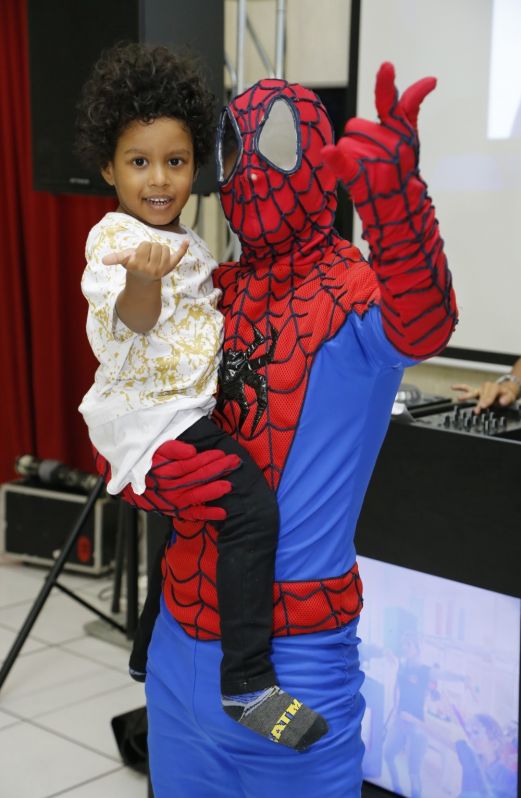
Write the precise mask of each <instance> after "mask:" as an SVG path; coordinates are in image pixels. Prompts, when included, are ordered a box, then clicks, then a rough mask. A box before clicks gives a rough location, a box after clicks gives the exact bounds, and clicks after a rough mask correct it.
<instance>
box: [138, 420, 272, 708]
mask: <svg viewBox="0 0 521 798" xmlns="http://www.w3.org/2000/svg"><path fill="white" fill-rule="evenodd" d="M179 440H182V441H185V442H186V443H191V444H193V445H194V446H195V447H196V449H197V450H198V451H199V452H202V451H206V450H207V449H221V451H224V452H226V453H227V454H238V455H239V457H240V458H241V460H242V465H241V466H240V467H239V468H238V469H237V470H236V471H233V472H232V473H231V474H229V475H227V476H226V477H225V479H227V480H229V481H230V482H231V483H232V491H231V493H228V494H227V495H226V496H223V497H222V498H221V499H217V500H216V501H215V502H213V503H214V504H216V505H219V506H220V507H224V509H225V510H226V512H227V514H228V516H227V518H226V520H225V521H219V522H215V521H213V522H212V523H213V524H214V525H215V526H216V527H217V529H218V537H217V552H218V559H217V597H218V602H219V614H220V618H221V645H222V651H223V658H222V663H221V689H222V692H223V693H225V694H227V695H236V694H237V695H238V694H241V693H249V692H252V691H255V690H262V689H263V688H265V687H270V686H271V685H273V684H275V683H276V676H275V672H274V670H273V666H272V664H271V661H270V656H269V655H270V641H271V635H272V628H273V580H274V571H275V551H276V548H277V538H278V526H279V509H278V504H277V500H276V498H275V495H274V493H273V492H272V491H271V490H270V488H269V487H268V484H267V482H266V480H265V479H264V475H263V474H262V471H261V470H260V468H259V467H258V466H257V465H256V463H255V462H254V461H253V460H252V458H251V457H250V455H249V454H248V452H247V451H246V450H245V449H243V447H242V446H240V445H239V444H238V443H237V441H235V440H234V439H233V438H231V437H230V436H229V435H228V434H227V433H225V432H223V431H222V430H221V429H219V427H218V426H217V425H216V424H214V422H213V421H211V420H210V419H209V418H202V419H200V420H199V421H197V422H196V423H195V424H193V425H192V426H191V427H190V428H189V429H187V430H186V431H185V432H183V434H182V435H180V436H179ZM169 528H171V527H169ZM174 545H175V543H174ZM162 555H163V550H162V549H161V550H160V551H159V552H158V554H157V556H156V559H155V561H154V565H153V567H152V569H151V570H150V573H149V585H148V595H147V598H146V602H145V606H144V607H143V612H142V613H141V617H140V619H139V624H138V628H137V630H136V635H135V637H134V644H133V648H132V653H131V655H130V672H131V674H132V676H133V677H134V678H135V679H137V680H138V681H143V680H144V678H145V673H146V660H147V649H148V644H149V643H150V638H151V636H152V630H153V628H154V624H155V621H156V618H157V614H158V612H159V603H160V598H161V582H162V574H161V560H162Z"/></svg>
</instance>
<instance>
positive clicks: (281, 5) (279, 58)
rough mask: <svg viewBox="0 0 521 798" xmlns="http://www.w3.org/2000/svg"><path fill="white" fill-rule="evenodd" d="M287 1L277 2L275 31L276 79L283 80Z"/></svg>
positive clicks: (279, 0)
mask: <svg viewBox="0 0 521 798" xmlns="http://www.w3.org/2000/svg"><path fill="white" fill-rule="evenodd" d="M285 62H286V0H277V24H276V31H275V77H276V78H283V77H284V75H285V72H286V63H285Z"/></svg>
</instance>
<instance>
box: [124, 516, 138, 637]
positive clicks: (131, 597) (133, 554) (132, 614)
mask: <svg viewBox="0 0 521 798" xmlns="http://www.w3.org/2000/svg"><path fill="white" fill-rule="evenodd" d="M125 518H126V524H125V526H126V533H127V541H126V542H127V638H128V639H129V640H133V639H134V635H135V633H136V628H137V622H138V578H139V566H138V514H137V512H136V510H134V508H133V507H131V506H130V505H126V506H125Z"/></svg>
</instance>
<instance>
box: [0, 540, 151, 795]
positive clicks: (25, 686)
mask: <svg viewBox="0 0 521 798" xmlns="http://www.w3.org/2000/svg"><path fill="white" fill-rule="evenodd" d="M46 575H47V571H46V570H45V569H40V568H33V567H31V566H25V565H22V564H20V563H18V562H15V561H14V560H12V559H10V558H9V557H8V556H5V555H0V661H3V660H4V659H5V656H6V654H7V652H8V651H9V649H10V647H11V645H12V643H13V640H14V639H15V637H16V634H17V632H18V630H19V629H20V627H21V625H22V623H23V621H24V620H25V618H26V616H27V613H28V612H29V610H30V608H31V606H32V604H33V601H34V599H35V597H36V595H37V593H38V591H39V590H40V587H41V585H42V583H43V580H44V578H45V576H46ZM59 581H60V582H62V583H63V584H64V585H65V586H66V587H68V588H69V589H71V590H73V591H74V592H75V593H78V595H80V596H82V597H83V598H85V599H86V600H87V601H89V602H91V603H93V604H96V605H97V606H99V607H100V609H102V610H103V611H104V612H106V613H109V610H110V599H109V598H108V599H105V600H102V598H100V594H102V595H103V594H105V596H107V594H108V593H109V590H108V588H110V586H111V584H112V579H111V578H110V577H108V578H105V577H103V578H100V579H97V578H93V577H89V576H84V575H81V576H77V575H73V574H71V573H64V574H62V576H61V577H60V580H59ZM95 619H96V616H95V615H94V614H92V613H91V612H90V611H89V610H87V609H85V608H83V607H82V606H81V605H79V604H78V603H77V602H75V601H74V600H73V599H71V598H69V596H66V595H64V594H63V593H60V592H59V591H58V590H57V589H56V588H53V590H52V592H51V594H50V596H49V598H48V599H47V602H46V604H45V605H44V607H43V609H42V612H41V614H40V616H39V618H38V620H37V621H36V624H35V625H34V627H33V630H32V632H31V635H30V636H29V638H28V639H27V641H26V643H25V645H24V647H23V649H22V650H21V652H20V654H19V655H18V658H17V659H16V661H15V663H14V665H13V667H12V670H11V671H10V673H9V676H8V677H7V679H6V681H5V682H4V684H3V685H2V687H0V796H1V798H54V797H55V796H60V798H118V796H124V798H147V792H148V790H147V783H146V779H145V777H144V776H142V775H141V774H139V773H137V772H135V771H133V770H131V769H129V768H127V767H124V765H123V763H122V760H121V757H120V755H119V752H118V749H117V745H116V740H115V738H114V735H113V733H112V728H111V725H110V721H111V718H112V717H114V716H115V715H120V714H122V713H124V712H127V711H129V710H132V709H135V708H137V707H140V706H143V704H144V694H143V688H142V686H141V685H139V684H136V683H135V682H132V681H131V679H130V678H129V677H128V670H127V664H128V650H126V649H125V648H124V647H122V646H118V645H114V644H112V643H108V642H104V641H103V640H100V639H98V638H96V637H92V636H90V635H88V634H87V633H86V631H85V629H84V626H85V624H86V623H89V622H92V621H93V620H95Z"/></svg>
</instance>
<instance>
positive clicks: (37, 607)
mask: <svg viewBox="0 0 521 798" xmlns="http://www.w3.org/2000/svg"><path fill="white" fill-rule="evenodd" d="M104 484H105V483H104V479H103V477H98V481H97V482H96V484H95V486H94V488H93V489H92V492H91V493H90V495H89V498H88V499H87V502H86V504H85V506H84V508H83V510H82V511H81V513H80V516H79V518H78V520H77V521H76V525H75V526H74V528H73V530H72V532H71V533H70V535H69V537H68V538H67V540H66V541H65V543H64V545H63V548H62V550H61V551H60V554H59V556H58V558H57V560H56V562H55V563H54V565H53V566H52V568H51V570H50V571H49V573H48V575H47V578H46V580H45V582H44V583H43V586H42V589H41V590H40V592H39V593H38V595H37V597H36V599H35V602H34V604H33V606H32V607H31V609H30V611H29V614H28V615H27V618H26V619H25V621H24V623H23V626H22V628H21V629H20V631H19V632H18V635H17V637H16V639H15V641H14V643H13V645H12V646H11V649H10V650H9V652H8V654H7V656H6V658H5V660H4V663H3V665H2V667H1V668H0V688H1V687H2V685H3V683H4V682H5V680H6V679H7V676H8V675H9V671H10V670H11V668H12V667H13V665H14V662H15V660H16V657H17V656H18V654H19V653H20V650H21V648H22V646H23V644H24V643H25V641H26V639H27V637H28V635H29V633H30V631H31V629H32V628H33V626H34V624H35V621H36V619H37V618H38V615H39V614H40V612H41V610H42V608H43V605H44V604H45V602H46V600H47V597H48V596H49V593H50V592H51V590H52V588H53V586H54V584H55V582H56V579H57V578H58V576H59V574H60V572H61V571H62V569H63V566H64V565H65V563H66V561H67V558H68V556H69V554H70V553H71V550H72V548H73V546H74V544H75V543H76V540H77V538H78V536H79V534H80V532H81V531H82V529H83V526H84V524H85V522H86V521H87V518H88V517H89V514H90V512H91V510H92V508H93V507H94V504H95V503H96V499H97V498H98V496H99V495H100V493H101V491H102V490H103V486H104Z"/></svg>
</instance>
